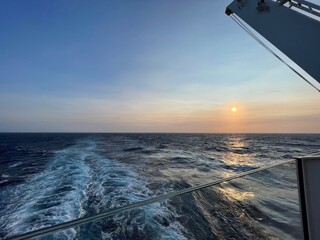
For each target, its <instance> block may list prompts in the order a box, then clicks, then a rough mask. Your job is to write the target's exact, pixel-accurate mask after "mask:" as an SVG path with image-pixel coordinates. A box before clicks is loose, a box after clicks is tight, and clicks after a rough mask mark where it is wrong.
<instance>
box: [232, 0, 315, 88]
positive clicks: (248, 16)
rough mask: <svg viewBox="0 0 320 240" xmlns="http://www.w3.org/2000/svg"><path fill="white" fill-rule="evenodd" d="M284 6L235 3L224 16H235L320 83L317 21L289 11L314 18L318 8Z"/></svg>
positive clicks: (257, 0) (247, 0) (252, 0)
mask: <svg viewBox="0 0 320 240" xmlns="http://www.w3.org/2000/svg"><path fill="white" fill-rule="evenodd" d="M287 2H288V1H286V0H284V1H277V2H275V1H272V0H235V1H233V2H232V3H231V4H230V5H229V6H228V7H227V10H226V13H227V14H228V15H230V14H236V15H237V16H239V17H240V18H241V19H242V20H243V21H244V22H246V23H247V24H248V25H249V26H251V27H252V28H253V29H255V30H256V31H257V32H258V33H260V34H261V35H262V36H263V37H264V38H265V39H266V40H268V41H269V42H270V43H272V44H273V45H274V46H275V47H277V48H278V49H279V50H280V51H281V52H283V53H284V54H285V55H286V56H288V57H289V58H290V59H291V60H292V61H293V62H295V63H296V64H297V65H298V66H300V67H301V68H302V69H303V70H304V71H306V72H307V73H308V74H309V75H310V76H312V77H313V78H314V79H315V80H316V81H318V82H319V83H320V21H319V20H317V19H315V18H312V17H309V16H307V15H305V14H302V13H301V12H298V11H296V10H293V9H292V8H291V7H296V8H299V10H301V11H302V10H306V11H307V13H308V14H313V15H315V16H317V15H318V14H319V10H320V7H319V6H317V5H315V4H312V3H308V2H307V1H299V0H296V1H289V2H288V3H287ZM285 3H287V4H288V5H289V7H287V6H285V5H284V4H285ZM307 4H310V5H307Z"/></svg>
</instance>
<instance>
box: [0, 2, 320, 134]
mask: <svg viewBox="0 0 320 240" xmlns="http://www.w3.org/2000/svg"><path fill="white" fill-rule="evenodd" d="M230 2H231V0H230V1H226V0H223V1H212V0H202V1H194V0H185V1H180V0H163V1H156V0H148V1H142V0H136V1H131V0H128V1H117V0H109V1H64V0H55V1H49V0H42V1H39V0H38V1H36V0H30V1H1V2H0V53H1V54H0V132H212V133H214V132H219V133H221V132H229V133H230V132H247V133H276V132H279V133H284V132H286V133H291V132H294V133H320V104H319V100H320V95H319V93H318V92H317V91H315V90H314V89H313V88H311V87H310V86H309V85H307V84H306V83H305V82H304V81H303V80H301V79H300V78H299V77H297V76H296V75H295V74H294V73H293V72H292V71H290V70H289V69H288V68H287V67H286V66H284V65H283V64H282V63H281V62H280V61H279V60H277V59H276V58H275V57H274V56H272V55H271V54H270V53H269V52H267V51H266V50H265V49H264V48H263V47H261V45H259V44H258V43H257V42H255V41H254V40H253V39H252V38H251V37H250V36H249V35H248V34H246V33H245V32H244V31H243V30H242V29H241V28H240V27H239V26H238V25H236V24H235V23H234V22H233V21H232V19H231V18H230V17H228V16H226V15H225V13H224V11H225V7H226V6H227V5H228V4H229V3H230ZM312 2H314V3H316V4H320V0H317V1H312ZM288 41H290V39H288ZM233 107H236V108H237V111H234V112H232V111H231V109H232V108H233Z"/></svg>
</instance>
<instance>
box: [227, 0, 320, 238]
mask: <svg viewBox="0 0 320 240" xmlns="http://www.w3.org/2000/svg"><path fill="white" fill-rule="evenodd" d="M292 8H296V9H298V10H299V11H300V12H299V11H296V10H293V9H292ZM301 11H304V12H305V13H306V14H303V12H301ZM226 14H227V15H231V16H233V15H234V14H236V16H238V17H240V19H242V21H244V22H245V23H247V24H248V25H249V26H251V27H252V28H253V29H254V30H255V31H257V32H258V33H259V34H261V35H262V36H263V37H264V38H265V39H266V40H268V41H269V42H270V43H272V44H273V45H274V46H275V47H276V48H278V49H279V50H280V51H281V52H282V53H284V54H285V55H286V56H287V57H289V58H290V59H291V60H292V61H294V62H295V63H296V64H297V65H299V66H300V67H301V68H302V69H303V70H304V71H305V72H307V73H308V74H309V75H310V76H312V77H313V78H314V79H315V80H316V81H318V82H319V83H320V20H319V18H318V19H317V17H319V16H320V6H318V5H316V4H313V3H310V2H307V1H304V0H289V1H288V0H278V1H272V0H258V1H257V0H235V1H233V2H232V3H231V4H230V5H229V6H228V7H227V9H226ZM233 19H234V20H235V21H236V22H237V23H238V24H239V25H240V26H241V27H242V28H243V29H244V30H246V31H247V32H248V33H249V34H250V35H251V36H252V37H254V38H255V39H256V40H257V41H258V42H259V43H261V44H262V45H263V46H264V47H266V48H267V49H268V50H269V51H272V50H271V49H270V48H268V46H267V45H265V44H264V43H263V42H262V41H261V40H260V39H259V38H258V37H257V36H255V35H254V33H252V32H251V31H250V30H249V29H248V28H247V27H246V26H245V25H244V24H243V23H242V22H240V20H239V19H238V18H237V17H235V18H233ZM275 56H276V57H278V58H279V59H280V60H282V59H281V58H280V57H279V56H278V55H276V54H275ZM287 65H288V64H287ZM288 66H289V65H288ZM289 67H290V66H289ZM290 68H291V67H290ZM291 69H292V68H291ZM292 70H293V71H295V72H296V73H297V74H298V75H299V76H300V77H302V78H304V77H303V76H302V75H301V74H299V73H298V72H297V71H296V70H294V69H292ZM304 80H306V79H305V78H304ZM306 81H307V80H306ZM307 82H308V81H307ZM309 84H310V82H309ZM311 85H312V86H314V85H313V84H311ZM314 87H315V86H314ZM318 90H319V89H318ZM296 165H297V176H298V186H299V197H300V209H301V216H302V222H303V230H304V238H305V239H312V240H316V239H320V153H317V154H314V155H309V156H305V157H301V158H297V162H296Z"/></svg>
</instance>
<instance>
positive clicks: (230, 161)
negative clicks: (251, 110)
mask: <svg viewBox="0 0 320 240" xmlns="http://www.w3.org/2000/svg"><path fill="white" fill-rule="evenodd" d="M226 148H227V149H226V152H225V153H223V154H222V161H223V162H224V163H225V164H226V165H229V166H253V165H254V164H255V161H254V156H255V154H254V153H252V151H251V150H250V149H251V146H249V143H248V142H247V141H246V139H245V136H242V135H232V136H229V137H228V139H227V140H226Z"/></svg>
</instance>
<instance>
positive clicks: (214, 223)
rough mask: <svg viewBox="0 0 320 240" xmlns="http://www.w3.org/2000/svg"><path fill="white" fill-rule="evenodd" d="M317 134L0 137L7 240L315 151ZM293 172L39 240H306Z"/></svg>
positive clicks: (1, 220) (319, 144)
mask: <svg viewBox="0 0 320 240" xmlns="http://www.w3.org/2000/svg"><path fill="white" fill-rule="evenodd" d="M319 149H320V135H317V134H310V135H308V134H111V133H110V134H84V133H83V134H80V133H79V134H76V133H72V134H71V133H29V134H18V133H11V134H10V133H3V134H0V239H6V238H10V237H13V236H15V235H18V234H21V233H25V232H28V231H32V230H36V229H40V228H43V227H48V226H52V225H55V224H59V223H63V222H66V221H70V220H73V219H77V218H79V217H83V216H91V215H94V214H96V213H100V212H102V211H105V210H107V209H110V208H115V207H120V206H124V205H126V204H129V203H134V202H139V201H141V200H145V199H148V198H151V197H154V196H158V195H160V194H165V193H169V192H172V191H176V190H181V189H185V188H188V187H191V186H195V185H199V184H204V183H209V182H212V181H214V180H218V179H222V178H225V177H229V176H232V175H234V174H238V173H241V172H245V171H249V170H252V169H255V168H257V167H261V166H265V165H268V164H274V163H279V162H281V161H287V160H289V159H293V158H294V157H296V156H302V155H305V154H309V153H313V152H317V151H319ZM296 181H297V180H296V169H295V164H293V163H288V164H284V165H281V166H278V167H275V168H272V169H268V170H264V171H261V172H258V173H255V174H252V175H248V176H246V177H244V178H241V179H236V180H233V181H231V182H228V183H223V184H220V185H217V186H214V187H210V188H206V189H203V190H199V191H196V192H193V193H188V194H185V195H182V196H179V197H174V198H172V199H169V200H166V201H162V202H158V203H153V204H150V205H147V206H144V207H140V208H137V209H134V210H130V211H127V212H123V213H120V214H116V215H114V216H111V217H108V218H106V219H102V220H99V221H96V222H89V223H86V224H83V225H80V226H77V227H74V228H71V229H67V230H63V231H60V232H56V233H54V234H49V235H45V236H42V237H39V238H38V239H302V237H303V235H302V226H301V220H300V213H299V200H298V190H297V183H296Z"/></svg>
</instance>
